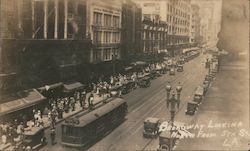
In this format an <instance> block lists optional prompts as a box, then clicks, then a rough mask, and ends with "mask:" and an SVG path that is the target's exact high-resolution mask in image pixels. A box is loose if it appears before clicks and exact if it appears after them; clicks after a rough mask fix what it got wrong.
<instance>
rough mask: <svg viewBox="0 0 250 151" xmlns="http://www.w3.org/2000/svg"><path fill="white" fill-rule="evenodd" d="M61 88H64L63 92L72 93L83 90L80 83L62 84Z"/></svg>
mask: <svg viewBox="0 0 250 151" xmlns="http://www.w3.org/2000/svg"><path fill="white" fill-rule="evenodd" d="M63 86H64V92H72V91H75V90H79V89H82V88H84V85H83V84H82V83H80V82H74V83H70V84H64V85H63Z"/></svg>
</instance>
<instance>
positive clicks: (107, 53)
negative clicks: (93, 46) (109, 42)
mask: <svg viewBox="0 0 250 151" xmlns="http://www.w3.org/2000/svg"><path fill="white" fill-rule="evenodd" d="M119 53H120V49H119V48H105V49H97V50H96V51H95V52H94V59H95V60H100V61H109V60H112V59H113V57H115V58H116V59H118V58H119Z"/></svg>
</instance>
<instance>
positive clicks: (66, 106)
mask: <svg viewBox="0 0 250 151" xmlns="http://www.w3.org/2000/svg"><path fill="white" fill-rule="evenodd" d="M64 100H65V106H64V111H65V112H66V113H69V100H68V98H65V99H64Z"/></svg>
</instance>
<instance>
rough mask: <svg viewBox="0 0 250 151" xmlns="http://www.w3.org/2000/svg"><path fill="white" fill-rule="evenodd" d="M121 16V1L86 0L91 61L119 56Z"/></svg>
mask: <svg viewBox="0 0 250 151" xmlns="http://www.w3.org/2000/svg"><path fill="white" fill-rule="evenodd" d="M121 17H122V1H119V0H115V1H111V0H107V1H102V0H89V1H88V22H89V24H88V32H89V35H90V37H91V40H92V44H93V47H92V49H91V54H90V62H91V63H100V62H105V61H111V60H112V59H119V58H120V57H121Z"/></svg>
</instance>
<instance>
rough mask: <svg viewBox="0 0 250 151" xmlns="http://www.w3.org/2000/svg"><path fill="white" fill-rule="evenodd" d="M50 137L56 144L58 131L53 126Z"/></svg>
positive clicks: (52, 143) (52, 142)
mask: <svg viewBox="0 0 250 151" xmlns="http://www.w3.org/2000/svg"><path fill="white" fill-rule="evenodd" d="M50 139H51V145H54V144H55V143H56V142H55V139H56V131H55V128H53V127H52V128H51V129H50Z"/></svg>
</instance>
